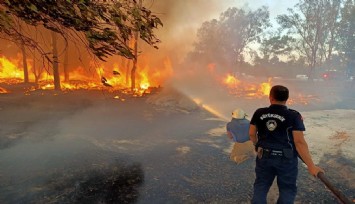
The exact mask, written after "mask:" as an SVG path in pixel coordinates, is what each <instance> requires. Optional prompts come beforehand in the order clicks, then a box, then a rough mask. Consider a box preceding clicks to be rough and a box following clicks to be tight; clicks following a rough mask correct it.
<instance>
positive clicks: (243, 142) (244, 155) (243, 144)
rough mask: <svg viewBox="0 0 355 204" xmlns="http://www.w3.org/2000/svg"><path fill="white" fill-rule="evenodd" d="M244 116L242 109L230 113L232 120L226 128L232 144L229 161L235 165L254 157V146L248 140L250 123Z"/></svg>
mask: <svg viewBox="0 0 355 204" xmlns="http://www.w3.org/2000/svg"><path fill="white" fill-rule="evenodd" d="M246 116H247V114H245V112H244V111H243V110H242V109H239V108H237V109H235V110H234V111H233V112H232V120H231V121H230V122H229V123H227V126H226V128H227V135H228V137H229V138H230V139H231V140H233V142H234V145H233V149H232V152H231V154H230V159H231V160H233V161H234V162H236V163H237V164H240V163H242V162H244V161H245V160H247V159H249V158H253V157H254V156H255V151H254V146H253V143H252V142H251V141H250V138H249V125H250V121H249V120H248V119H246V118H245V117H246Z"/></svg>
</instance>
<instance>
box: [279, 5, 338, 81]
mask: <svg viewBox="0 0 355 204" xmlns="http://www.w3.org/2000/svg"><path fill="white" fill-rule="evenodd" d="M340 6H341V0H300V3H298V4H297V5H296V7H295V9H296V10H293V9H288V11H289V14H284V15H279V16H278V17H277V21H278V23H279V24H280V25H281V27H282V28H283V29H284V30H286V31H287V35H289V36H292V37H294V38H295V39H297V42H295V44H294V46H295V48H296V49H297V50H298V53H297V54H298V55H299V56H301V57H305V59H306V63H307V65H308V66H309V67H310V68H311V74H313V71H314V68H315V67H316V66H321V65H322V64H323V63H324V62H327V61H329V60H330V59H331V57H332V54H333V51H334V45H335V42H336V39H337V36H336V35H337V27H338V26H337V25H338V22H339V14H340V8H341V7H340Z"/></svg>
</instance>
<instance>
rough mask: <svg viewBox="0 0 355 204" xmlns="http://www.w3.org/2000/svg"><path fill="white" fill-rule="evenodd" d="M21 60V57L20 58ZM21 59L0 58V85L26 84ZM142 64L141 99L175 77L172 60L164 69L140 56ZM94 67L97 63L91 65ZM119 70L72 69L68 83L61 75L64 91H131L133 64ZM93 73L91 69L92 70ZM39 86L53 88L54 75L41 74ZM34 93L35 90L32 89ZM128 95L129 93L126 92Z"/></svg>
mask: <svg viewBox="0 0 355 204" xmlns="http://www.w3.org/2000/svg"><path fill="white" fill-rule="evenodd" d="M19 59H20V58H19ZM19 59H14V60H13V59H11V60H10V59H8V58H6V57H5V56H2V57H0V83H8V84H15V83H21V82H22V81H23V78H24V76H23V70H22V69H21V68H19V67H20V66H19V64H20V61H21V60H19ZM140 59H141V60H140V61H139V63H138V65H137V71H136V75H135V76H136V77H135V78H136V79H135V80H136V84H137V85H136V87H137V88H136V90H135V92H136V93H135V95H137V96H140V95H142V94H143V93H149V89H150V88H151V87H159V86H161V85H162V84H163V83H164V82H165V80H166V79H167V78H169V77H171V76H172V73H173V71H172V70H173V69H172V66H171V62H170V59H169V58H166V60H164V65H163V67H158V68H151V67H149V66H148V65H147V64H145V63H144V62H146V61H148V60H146V59H144V56H140ZM28 62H29V65H28V67H29V73H30V76H29V78H30V81H34V79H35V77H34V74H32V70H31V69H32V67H31V62H32V61H31V60H30V59H29V60H28ZM91 66H93V67H97V65H96V66H94V63H92V64H91ZM123 66H125V67H120V66H119V65H118V63H114V65H113V66H108V65H104V64H102V65H99V66H98V67H97V68H95V69H94V71H93V72H92V71H88V69H86V68H83V67H77V68H75V69H71V70H72V71H70V73H69V76H70V80H69V81H64V74H63V75H61V76H60V80H61V88H62V89H64V90H76V89H102V88H106V89H107V90H109V91H116V90H121V91H122V92H123V90H124V89H127V90H129V89H130V86H131V85H130V81H129V80H130V78H131V77H130V74H131V70H130V69H131V67H129V66H131V64H129V63H126V64H125V65H123ZM91 70H92V69H91ZM38 87H39V88H40V89H46V90H48V89H54V85H53V76H51V75H50V74H49V73H47V74H42V75H41V78H40V79H39V80H38ZM31 91H32V89H31ZM125 92H127V93H128V92H129V91H125Z"/></svg>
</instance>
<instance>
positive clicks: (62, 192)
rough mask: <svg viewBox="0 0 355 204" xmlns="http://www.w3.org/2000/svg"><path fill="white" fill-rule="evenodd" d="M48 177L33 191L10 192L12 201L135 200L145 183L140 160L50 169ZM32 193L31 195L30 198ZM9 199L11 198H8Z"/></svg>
mask: <svg viewBox="0 0 355 204" xmlns="http://www.w3.org/2000/svg"><path fill="white" fill-rule="evenodd" d="M47 173H48V174H50V175H49V176H48V178H49V179H48V181H47V182H44V183H43V184H42V185H37V186H34V187H32V190H31V193H27V194H24V195H23V197H21V195H18V194H17V195H16V196H9V197H13V199H16V200H12V202H14V203H17V202H21V201H26V200H27V201H29V200H36V203H135V202H136V201H137V199H138V197H139V187H140V186H141V185H142V184H143V183H144V172H143V170H142V167H141V165H140V164H137V163H135V164H130V165H127V164H124V163H120V162H118V163H115V164H112V165H104V164H100V165H97V166H92V167H91V168H85V167H82V168H78V169H71V170H67V171H66V172H60V173H59V172H56V171H53V172H47ZM29 196H31V198H29ZM7 201H9V200H7Z"/></svg>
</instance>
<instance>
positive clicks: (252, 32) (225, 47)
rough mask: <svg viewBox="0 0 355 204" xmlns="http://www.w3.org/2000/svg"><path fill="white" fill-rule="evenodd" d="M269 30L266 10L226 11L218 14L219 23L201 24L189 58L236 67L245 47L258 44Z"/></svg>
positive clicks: (231, 9) (208, 22)
mask: <svg viewBox="0 0 355 204" xmlns="http://www.w3.org/2000/svg"><path fill="white" fill-rule="evenodd" d="M268 26H270V24H269V11H268V9H267V7H261V8H259V9H257V10H255V11H250V10H245V9H239V8H235V7H233V8H229V9H227V10H226V11H225V12H223V13H221V15H220V18H219V19H218V20H216V19H213V20H211V21H206V22H204V23H203V24H202V26H201V27H200V28H199V30H198V33H197V42H196V43H195V45H194V51H193V52H192V54H193V55H194V56H196V57H200V58H204V59H208V58H209V59H212V58H213V59H218V60H219V63H220V64H222V65H227V66H232V65H233V64H234V65H235V64H236V63H237V62H241V61H243V55H242V53H243V52H244V51H245V50H246V48H247V47H248V45H250V44H251V43H253V42H256V41H259V40H260V38H261V34H262V32H263V30H264V29H265V28H267V27H268Z"/></svg>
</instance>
